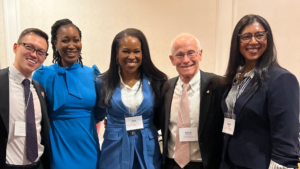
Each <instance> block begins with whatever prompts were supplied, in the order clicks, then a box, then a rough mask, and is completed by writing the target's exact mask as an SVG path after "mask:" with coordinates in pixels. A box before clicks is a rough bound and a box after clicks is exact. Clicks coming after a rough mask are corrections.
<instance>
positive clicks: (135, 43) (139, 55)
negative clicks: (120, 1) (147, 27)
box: [96, 28, 167, 169]
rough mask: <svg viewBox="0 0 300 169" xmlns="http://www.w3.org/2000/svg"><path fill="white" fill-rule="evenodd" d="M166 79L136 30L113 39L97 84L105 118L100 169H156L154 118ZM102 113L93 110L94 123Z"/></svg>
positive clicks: (157, 158)
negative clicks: (109, 54)
mask: <svg viewBox="0 0 300 169" xmlns="http://www.w3.org/2000/svg"><path fill="white" fill-rule="evenodd" d="M166 80H167V76H166V75H165V74H164V73H163V72H161V71H160V70H158V69H157V68H156V67H155V66H154V64H153V63H152V61H151V57H150V52H149V47H148V43H147V40H146V38H145V36H144V34H143V33H142V32H141V31H139V30H137V29H133V28H129V29H126V30H123V31H121V32H120V33H118V34H117V35H116V36H115V38H114V40H113V43H112V49H111V61H110V67H109V69H108V71H106V72H105V73H103V74H102V75H101V76H99V77H98V78H97V80H96V83H97V89H98V92H97V93H98V106H99V107H98V109H101V108H102V110H103V109H106V113H107V126H106V130H105V133H104V142H103V145H102V152H101V158H100V168H101V169H104V168H105V169H107V168H114V169H119V168H122V169H154V168H155V169H157V168H160V165H161V152H160V149H159V144H158V139H157V136H158V133H157V128H156V127H155V125H154V121H153V118H154V111H155V108H156V107H157V105H158V103H159V99H160V89H161V87H162V85H163V83H164V82H165V81H166ZM97 112H98V114H97ZM102 113H103V111H101V110H99V111H96V118H97V116H100V117H101V114H102ZM156 121H157V120H156Z"/></svg>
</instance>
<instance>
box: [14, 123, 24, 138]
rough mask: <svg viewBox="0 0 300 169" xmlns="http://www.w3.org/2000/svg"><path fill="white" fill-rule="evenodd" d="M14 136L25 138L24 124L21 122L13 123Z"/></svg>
mask: <svg viewBox="0 0 300 169" xmlns="http://www.w3.org/2000/svg"><path fill="white" fill-rule="evenodd" d="M15 136H26V123H25V122H21V121H16V122H15Z"/></svg>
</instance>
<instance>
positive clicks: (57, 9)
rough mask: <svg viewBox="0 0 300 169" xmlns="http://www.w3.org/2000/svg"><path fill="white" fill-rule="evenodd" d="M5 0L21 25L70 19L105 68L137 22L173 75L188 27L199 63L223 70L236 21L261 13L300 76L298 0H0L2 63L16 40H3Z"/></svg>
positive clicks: (282, 57) (89, 59) (156, 58)
mask: <svg viewBox="0 0 300 169" xmlns="http://www.w3.org/2000/svg"><path fill="white" fill-rule="evenodd" d="M4 1H7V2H11V1H15V2H16V5H15V10H16V11H15V12H14V13H16V17H15V20H12V19H8V22H16V23H17V24H16V25H17V27H18V28H17V29H16V30H18V31H19V30H23V29H25V28H28V27H38V28H40V29H42V30H44V31H45V32H47V33H48V34H49V35H50V28H51V25H52V24H53V23H54V22H55V21H56V20H58V19H61V18H69V19H71V20H72V21H73V22H74V23H75V24H76V25H78V26H79V28H80V29H81V30H82V33H83V39H82V41H83V42H82V43H83V50H82V53H83V58H84V60H83V62H84V64H85V65H88V66H92V65H93V64H96V65H97V66H98V67H99V69H100V71H101V72H104V71H106V70H107V69H108V65H109V59H110V47H111V42H112V40H113V38H114V36H115V35H116V34H117V33H118V32H119V31H121V30H123V29H125V28H128V27H135V28H138V29H140V30H142V31H143V32H144V34H145V35H146V37H147V39H148V42H149V46H150V51H151V54H152V60H153V62H154V64H155V65H156V66H157V67H158V68H159V69H161V70H162V71H164V72H165V73H166V74H167V75H168V76H169V77H173V76H175V75H177V73H176V70H175V68H174V67H173V66H172V65H171V63H170V61H169V59H168V55H169V54H170V43H171V41H172V39H173V37H175V36H176V35H177V34H179V33H182V32H189V33H191V34H194V35H195V36H196V37H198V38H199V40H200V42H201V45H202V48H203V51H204V52H203V61H202V62H201V64H200V66H201V69H203V70H204V71H209V72H215V73H217V74H220V75H223V74H224V72H225V70H226V67H227V62H228V55H229V54H228V53H229V46H230V38H231V34H232V30H233V28H234V26H235V24H236V23H237V22H238V20H239V19H240V18H241V17H242V16H243V15H245V14H249V13H255V14H259V15H261V16H263V17H265V18H266V19H267V20H268V22H269V23H270V25H271V27H272V30H273V34H274V38H275V44H276V47H277V50H278V59H279V63H280V64H281V65H282V66H283V67H285V68H286V69H288V70H289V71H291V72H292V73H294V74H295V75H296V76H297V78H298V80H300V68H299V66H298V65H299V64H300V57H299V55H300V54H299V52H298V51H297V50H299V49H300V43H299V39H300V34H299V33H298V32H299V31H298V28H299V26H300V22H297V21H298V20H299V19H298V16H300V11H299V10H298V8H299V7H300V1H299V0H284V1H282V0H264V1H261V0H209V1H207V0H189V1H182V0H163V1H161V0H152V1H140V0H126V1H120V0H110V1H105V0H78V1H74V0H42V1H41V0H31V1H30V3H28V2H27V1H24V0H0V50H1V52H0V62H1V66H2V67H6V66H7V65H8V64H10V62H12V61H13V58H12V57H11V56H13V53H11V52H12V49H10V48H5V46H6V47H7V45H9V46H12V44H11V42H10V43H9V44H8V43H7V41H6V43H5V38H6V39H7V37H4V35H6V34H7V31H6V34H4V17H3V2H4ZM4 4H5V3H4ZM4 11H5V10H4ZM7 11H11V10H7ZM13 27H14V26H13ZM19 33H20V32H18V34H19ZM9 37H16V35H13V36H11V32H10V36H9ZM8 39H9V38H8ZM11 41H16V38H14V39H13V40H11ZM5 49H7V50H5ZM49 53H50V56H49V57H48V59H47V60H46V62H45V65H50V64H51V61H52V51H51V49H50V50H49ZM8 54H10V57H7V56H9V55H8Z"/></svg>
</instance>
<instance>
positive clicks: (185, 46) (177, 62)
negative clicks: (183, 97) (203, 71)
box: [169, 35, 202, 83]
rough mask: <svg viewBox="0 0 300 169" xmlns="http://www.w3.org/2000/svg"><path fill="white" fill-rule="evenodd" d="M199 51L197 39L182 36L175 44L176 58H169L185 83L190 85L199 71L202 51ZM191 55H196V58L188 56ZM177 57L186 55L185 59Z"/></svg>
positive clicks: (174, 52) (174, 53)
mask: <svg viewBox="0 0 300 169" xmlns="http://www.w3.org/2000/svg"><path fill="white" fill-rule="evenodd" d="M198 50H199V49H198V45H197V41H196V39H195V38H194V37H192V36H189V35H183V36H180V37H178V38H177V39H175V41H174V43H173V55H174V56H172V55H170V56H169V58H170V60H171V62H172V64H173V66H176V70H177V72H178V74H179V77H180V79H181V80H182V81H183V82H184V83H188V82H189V81H190V80H191V79H192V78H193V77H194V76H195V75H196V74H197V72H198V71H199V62H200V61H201V59H202V50H200V51H198ZM189 53H195V56H193V57H188V56H187V55H186V54H189ZM177 55H184V57H183V58H178V57H176V56H177Z"/></svg>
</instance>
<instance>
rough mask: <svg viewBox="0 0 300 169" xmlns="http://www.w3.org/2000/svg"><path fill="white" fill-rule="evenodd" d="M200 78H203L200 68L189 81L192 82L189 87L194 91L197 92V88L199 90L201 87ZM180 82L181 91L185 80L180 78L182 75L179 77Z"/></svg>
mask: <svg viewBox="0 0 300 169" xmlns="http://www.w3.org/2000/svg"><path fill="white" fill-rule="evenodd" d="M200 79H201V73H200V70H199V71H198V72H197V74H196V75H195V76H194V77H193V78H192V80H190V81H189V84H190V88H189V89H191V90H192V91H193V92H196V91H197V90H199V89H200ZM178 83H179V85H180V87H181V91H182V85H183V81H182V80H181V79H180V77H179V78H178ZM189 89H188V90H189Z"/></svg>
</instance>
